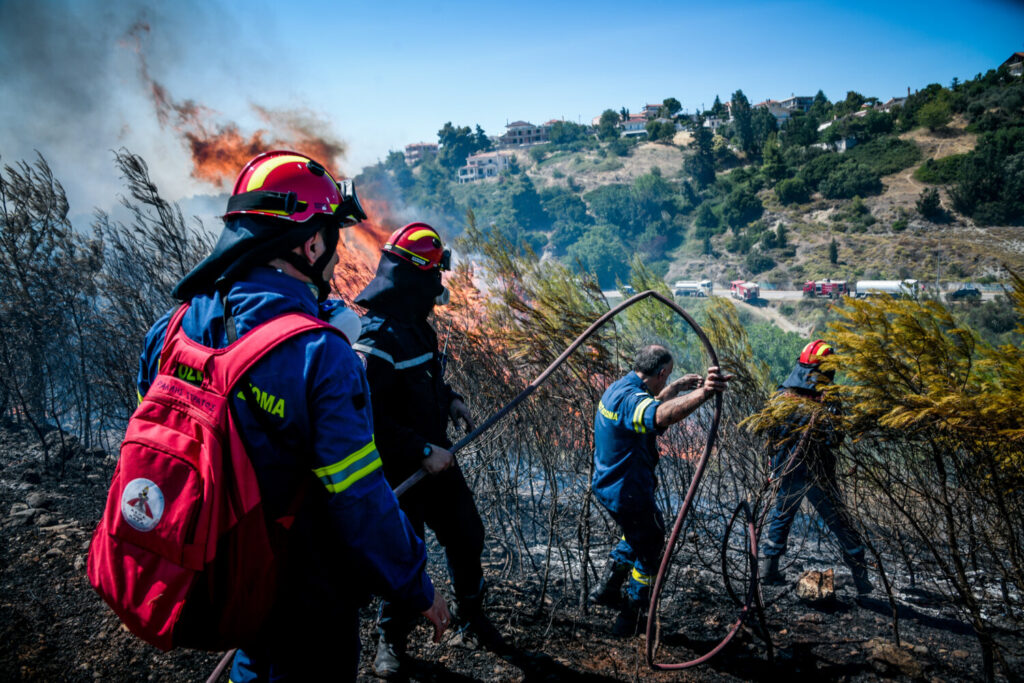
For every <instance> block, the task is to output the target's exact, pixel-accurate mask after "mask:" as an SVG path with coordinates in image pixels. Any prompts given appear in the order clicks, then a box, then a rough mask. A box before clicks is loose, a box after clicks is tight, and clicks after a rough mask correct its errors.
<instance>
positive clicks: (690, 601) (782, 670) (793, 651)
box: [0, 424, 1024, 681]
mask: <svg viewBox="0 0 1024 683" xmlns="http://www.w3.org/2000/svg"><path fill="white" fill-rule="evenodd" d="M49 439H50V442H51V443H53V444H54V447H53V448H52V449H51V451H52V457H53V458H54V459H62V460H64V461H65V464H64V468H63V473H62V474H60V475H58V474H56V473H55V469H56V468H55V467H54V466H53V465H52V463H51V466H50V467H46V466H44V463H43V458H42V452H41V449H40V447H39V444H38V441H37V440H36V439H35V436H34V435H33V434H31V433H29V432H25V431H21V430H18V429H15V428H12V427H11V426H10V425H9V424H8V425H0V679H2V680H12V681H21V680H53V681H57V680H60V681H65V680H66V681H93V680H104V681H122V680H136V681H147V680H148V681H165V680H167V681H203V680H206V678H207V676H208V675H209V674H210V672H211V671H212V670H213V669H214V667H215V665H216V663H217V661H218V659H219V656H218V655H215V654H209V653H199V652H191V651H175V652H172V653H167V654H165V653H161V652H159V651H158V650H156V649H154V648H152V647H150V646H149V645H147V644H145V643H143V642H142V641H139V640H137V639H136V638H135V637H134V636H132V635H131V634H129V633H128V632H127V631H126V630H125V629H124V628H122V627H121V626H120V623H119V622H118V620H117V618H116V617H115V616H114V614H113V613H112V612H111V611H110V610H109V609H108V608H107V607H106V605H105V604H104V603H103V602H102V601H101V600H100V598H99V597H98V596H97V595H96V594H95V593H94V592H93V590H92V589H91V587H90V586H89V584H88V581H87V579H86V577H85V562H86V555H87V551H88V545H89V539H90V537H91V534H92V530H93V528H94V526H95V524H96V522H97V520H98V517H99V514H100V511H101V510H102V507H103V502H104V500H105V498H106V490H107V485H108V483H109V478H110V475H111V473H112V471H113V464H114V459H113V458H112V457H110V456H108V455H106V454H105V453H102V452H99V451H94V452H85V451H83V450H81V449H80V448H76V447H71V448H68V449H65V450H64V451H63V452H61V450H60V445H59V442H58V440H57V436H56V434H52V433H51V435H50V437H49ZM495 564H497V563H495ZM488 571H489V574H490V581H491V583H492V584H493V588H492V590H491V591H490V593H489V595H488V598H487V604H486V606H487V610H488V613H489V614H490V616H491V617H492V619H493V621H494V622H495V623H496V625H497V626H498V627H499V628H500V630H501V631H502V632H503V634H504V636H505V639H506V641H507V647H506V649H505V650H504V651H503V652H500V653H494V652H490V651H470V650H465V649H463V648H461V647H458V646H456V645H454V644H452V643H451V639H450V638H448V637H447V636H446V642H443V643H442V644H440V645H432V644H428V643H427V641H428V634H427V630H426V627H425V626H423V625H421V626H419V627H417V629H416V631H415V632H414V633H413V637H412V639H411V641H410V654H411V656H412V657H413V664H412V666H411V671H410V679H411V680H415V681H629V680H640V679H643V680H694V681H737V680H773V681H775V680H779V679H782V680H789V681H795V680H815V681H820V680H846V681H869V680H879V679H887V680H888V679H891V680H932V681H955V680H977V679H979V678H981V656H980V650H979V648H978V645H977V642H976V640H975V638H974V637H973V635H972V633H971V630H970V628H969V627H968V626H967V625H966V624H964V623H962V622H961V621H960V620H959V619H958V618H956V612H955V610H952V609H949V606H948V605H943V604H942V603H941V599H940V598H939V597H938V596H937V595H934V594H929V593H927V592H925V591H917V592H906V591H905V592H904V593H903V598H904V599H902V600H901V601H900V613H901V618H900V628H901V635H902V644H901V646H899V647H897V646H895V645H894V644H893V642H892V629H891V614H890V607H889V604H888V602H887V600H886V599H885V597H884V595H883V594H881V592H880V591H876V595H874V596H872V597H869V598H867V599H865V600H862V601H860V603H859V604H858V603H857V601H855V599H854V595H853V592H852V588H851V587H847V586H843V581H842V580H841V576H842V575H841V574H840V573H839V572H838V571H837V584H838V588H837V593H836V595H837V597H836V600H834V601H833V602H832V603H830V604H828V605H826V606H824V607H820V608H815V607H811V606H809V605H807V604H804V603H802V602H800V601H799V600H797V598H796V597H795V595H793V594H792V593H787V594H785V595H782V596H781V597H779V596H778V595H777V594H776V595H772V594H767V595H766V598H767V599H769V600H772V599H774V600H775V601H774V602H773V603H771V604H770V605H769V607H768V608H767V610H766V614H765V622H766V625H767V630H768V632H769V633H770V635H771V640H772V641H773V644H774V652H773V656H772V657H771V658H769V654H768V651H767V649H766V646H765V644H764V642H763V641H762V640H761V639H760V638H758V637H756V636H755V635H754V634H753V633H752V632H750V631H746V630H745V631H743V632H741V633H740V635H739V636H738V637H737V638H736V639H735V640H734V641H733V642H732V643H730V644H729V646H727V648H726V649H725V650H724V651H723V652H721V653H720V654H718V655H717V656H716V657H715V658H713V659H712V660H711V661H710V662H709V663H707V664H704V665H702V666H700V667H697V668H694V669H690V670H687V671H685V672H667V673H658V672H652V671H651V670H649V669H648V668H647V667H646V665H645V660H644V638H643V636H636V637H633V638H616V637H613V636H611V634H610V627H611V624H612V622H613V621H614V613H613V612H611V611H610V610H607V609H605V608H594V609H592V610H591V611H590V612H589V614H582V613H581V612H580V610H579V609H578V608H577V607H576V604H577V601H576V597H575V596H567V595H564V594H562V592H561V586H560V585H559V584H558V581H557V580H556V581H554V583H553V584H552V585H551V586H550V587H549V590H548V597H547V598H546V599H545V601H544V604H543V605H542V609H538V604H537V603H538V598H539V596H540V586H539V578H538V579H537V580H536V581H532V580H529V581H527V580H519V581H509V580H501V579H500V578H499V577H498V576H497V574H498V569H497V567H496V566H491V567H489V568H488ZM434 573H435V574H438V573H439V572H434ZM681 574H685V572H681ZM713 580H714V578H713V577H712V576H711V575H710V574H708V573H700V572H694V573H693V574H692V576H691V580H688V582H687V584H686V587H685V588H682V589H680V590H677V591H675V593H674V594H673V597H672V599H671V600H668V601H667V604H666V605H665V606H664V607H663V610H662V626H663V631H662V645H661V648H660V650H659V653H658V659H659V661H664V662H672V661H682V660H686V659H691V658H693V657H694V656H696V655H697V654H702V653H704V652H706V651H707V650H709V649H710V648H711V647H712V646H713V645H714V644H715V643H716V642H717V641H718V640H719V639H720V638H721V637H722V635H724V633H725V631H726V630H727V628H728V626H729V625H730V624H731V623H732V622H733V620H734V619H735V617H736V615H737V612H738V610H737V608H736V607H734V606H733V605H732V603H731V602H729V600H728V599H727V598H726V597H724V592H723V591H722V590H721V589H720V586H719V587H717V588H715V587H713V586H712V585H711V582H712V581H713ZM373 614H374V609H373V607H372V606H371V607H368V608H367V609H366V610H364V613H363V617H364V618H363V622H362V631H363V658H362V665H361V669H360V680H365V681H373V680H377V679H376V678H375V677H373V676H372V674H371V673H370V662H371V661H372V657H373V651H374V645H375V643H374V640H373V638H372V635H371V633H372V627H373V618H372V615H373ZM1017 656H1018V659H1016V660H1015V661H1016V663H1018V664H1021V663H1022V662H1024V659H1020V658H1019V657H1020V653H1017ZM1021 667H1022V668H1024V664H1022V665H1021ZM222 680H227V677H226V676H224V677H223V679H222Z"/></svg>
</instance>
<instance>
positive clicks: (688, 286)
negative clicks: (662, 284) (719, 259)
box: [672, 280, 714, 296]
mask: <svg viewBox="0 0 1024 683" xmlns="http://www.w3.org/2000/svg"><path fill="white" fill-rule="evenodd" d="M713 289H714V285H713V284H712V283H711V280H676V283H675V284H674V285H672V293H673V294H675V295H676V296H711V291H712V290H713Z"/></svg>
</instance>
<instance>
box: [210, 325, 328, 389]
mask: <svg viewBox="0 0 1024 683" xmlns="http://www.w3.org/2000/svg"><path fill="white" fill-rule="evenodd" d="M313 330H324V331H326V332H332V331H333V332H338V330H337V329H336V328H334V327H333V326H331V325H330V324H328V323H326V322H324V321H322V320H320V319H319V318H316V317H314V316H312V315H308V314H306V313H285V314H283V315H279V316H277V317H276V318H272V319H271V320H268V321H267V322H265V323H262V324H260V325H258V326H256V327H255V328H253V329H252V330H250V331H249V332H248V333H246V334H245V335H244V336H242V338H241V339H239V340H238V341H236V342H235V343H234V344H231V345H229V346H227V347H225V348H223V349H219V350H218V351H217V352H216V354H215V355H217V356H219V358H218V359H217V362H216V363H213V364H212V367H211V368H210V377H209V378H208V381H209V382H210V385H211V388H212V387H222V388H223V390H224V392H227V391H228V390H229V389H230V388H231V387H232V386H234V385H235V384H236V383H237V382H238V380H239V379H241V378H242V377H243V376H244V375H245V374H246V373H247V372H248V371H249V370H250V369H251V368H252V366H253V365H255V364H256V362H257V361H258V360H260V359H261V358H262V357H263V356H264V355H266V354H267V352H269V351H270V350H271V349H273V348H275V347H276V346H278V345H279V344H281V343H282V342H284V341H287V340H288V339H291V338H292V337H295V336H296V335H299V334H302V333H304V332H310V331H313ZM338 334H340V332H338Z"/></svg>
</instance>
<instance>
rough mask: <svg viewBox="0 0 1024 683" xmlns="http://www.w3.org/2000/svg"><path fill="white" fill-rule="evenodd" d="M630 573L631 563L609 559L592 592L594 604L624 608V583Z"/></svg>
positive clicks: (591, 600) (590, 598) (591, 596)
mask: <svg viewBox="0 0 1024 683" xmlns="http://www.w3.org/2000/svg"><path fill="white" fill-rule="evenodd" d="M628 575H629V565H628V564H622V563H618V562H613V561H612V560H608V561H607V562H606V563H605V565H604V570H603V571H602V573H601V581H600V583H598V584H597V587H596V588H594V591H593V592H592V593H591V594H590V596H589V600H590V603H591V604H592V605H604V606H605V607H613V608H615V609H622V583H623V582H624V581H625V580H626V576H628Z"/></svg>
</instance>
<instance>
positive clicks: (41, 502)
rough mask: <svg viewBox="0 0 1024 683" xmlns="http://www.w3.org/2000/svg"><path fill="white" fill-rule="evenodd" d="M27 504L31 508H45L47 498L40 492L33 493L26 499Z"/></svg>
mask: <svg viewBox="0 0 1024 683" xmlns="http://www.w3.org/2000/svg"><path fill="white" fill-rule="evenodd" d="M25 502H26V503H28V506H29V507H30V508H45V507H46V496H45V495H44V494H42V493H39V492H38V491H33V492H32V493H30V494H28V496H26V497H25Z"/></svg>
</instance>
